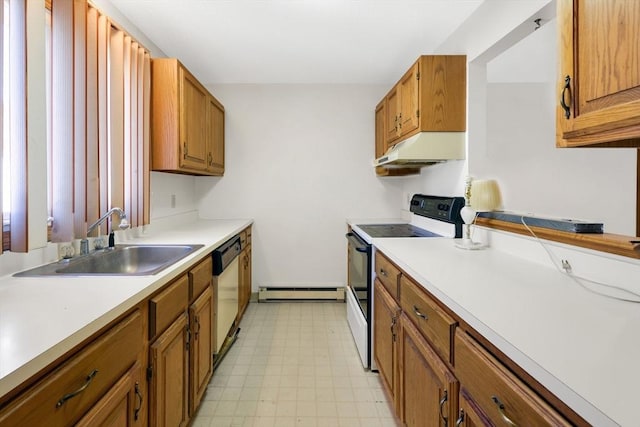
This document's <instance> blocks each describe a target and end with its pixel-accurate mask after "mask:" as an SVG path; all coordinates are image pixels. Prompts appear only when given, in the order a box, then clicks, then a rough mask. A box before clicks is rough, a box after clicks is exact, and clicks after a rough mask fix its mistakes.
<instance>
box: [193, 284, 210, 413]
mask: <svg viewBox="0 0 640 427" xmlns="http://www.w3.org/2000/svg"><path fill="white" fill-rule="evenodd" d="M212 322H213V288H212V287H211V286H209V287H208V288H206V289H205V291H204V292H203V293H202V295H200V296H199V297H198V299H196V300H195V302H194V303H193V304H191V306H190V307H189V325H190V328H191V343H190V346H189V347H190V348H189V359H190V360H189V384H190V386H189V411H190V414H194V413H195V411H196V409H197V408H198V405H200V401H201V400H202V396H203V395H204V392H205V391H206V390H207V385H208V384H209V380H210V379H211V375H212V374H213V357H212V356H213V341H212V334H211V330H212V325H213V323H212Z"/></svg>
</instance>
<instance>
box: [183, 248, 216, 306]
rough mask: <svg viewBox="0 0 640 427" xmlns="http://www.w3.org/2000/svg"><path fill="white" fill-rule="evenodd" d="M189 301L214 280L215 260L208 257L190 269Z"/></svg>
mask: <svg viewBox="0 0 640 427" xmlns="http://www.w3.org/2000/svg"><path fill="white" fill-rule="evenodd" d="M188 276H189V301H193V300H195V299H196V298H198V297H199V296H200V294H201V293H202V292H203V291H204V290H205V289H207V288H208V287H209V286H211V282H212V280H213V261H212V260H211V257H206V258H205V259H203V260H202V261H200V263H199V264H198V265H196V266H195V267H193V268H192V269H191V270H189V273H188Z"/></svg>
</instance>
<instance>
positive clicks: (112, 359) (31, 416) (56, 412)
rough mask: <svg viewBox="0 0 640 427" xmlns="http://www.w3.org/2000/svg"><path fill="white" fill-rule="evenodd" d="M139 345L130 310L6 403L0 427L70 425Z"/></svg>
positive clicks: (138, 319)
mask: <svg viewBox="0 0 640 427" xmlns="http://www.w3.org/2000/svg"><path fill="white" fill-rule="evenodd" d="M143 341H144V331H143V322H142V315H141V314H140V311H137V310H136V311H135V312H134V313H132V314H131V315H129V316H128V317H126V318H125V319H124V320H122V321H121V322H119V323H118V324H117V325H115V326H114V327H112V328H111V329H109V330H108V331H107V332H106V333H105V334H104V335H102V336H100V337H99V338H98V339H96V340H95V341H93V342H92V343H90V344H88V345H87V346H86V347H85V348H84V349H82V350H81V351H80V353H78V354H76V355H75V356H72V357H71V358H70V359H69V360H68V361H67V362H65V363H64V364H63V365H61V366H60V367H59V368H58V369H57V370H55V371H53V372H52V373H51V374H49V375H48V376H46V377H45V378H44V379H43V380H42V381H40V382H39V383H37V384H36V385H34V386H33V387H31V388H30V389H27V390H26V391H25V392H24V393H22V395H20V396H19V397H17V398H16V399H15V400H14V401H13V402H11V403H10V404H9V405H8V406H7V407H6V408H5V409H4V410H3V411H2V412H0V425H2V426H7V427H8V426H35V425H47V426H63V425H71V424H74V423H75V422H76V421H78V419H79V418H80V417H81V416H82V415H84V414H85V413H86V412H87V410H88V409H89V408H91V407H92V406H93V405H94V404H95V403H96V402H97V401H98V400H99V399H100V398H101V397H102V396H103V395H104V394H105V393H106V392H107V391H108V390H109V389H110V388H111V387H112V386H113V384H115V383H116V381H117V380H118V379H119V378H120V377H122V375H123V374H124V373H125V372H126V371H127V370H128V369H129V368H130V367H131V366H132V365H133V364H134V363H135V361H136V359H137V358H138V356H139V355H140V354H141V352H142V345H143ZM74 392H77V394H75V395H73V393H74Z"/></svg>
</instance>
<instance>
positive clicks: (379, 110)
mask: <svg viewBox="0 0 640 427" xmlns="http://www.w3.org/2000/svg"><path fill="white" fill-rule="evenodd" d="M386 106H387V99H386V98H385V99H383V100H382V101H380V103H379V104H378V106H377V107H376V133H375V138H376V155H375V158H376V159H377V158H378V157H382V155H383V154H384V153H385V152H386V151H387V143H386V142H387V141H386V137H387V126H386V120H387V116H386V114H387V108H386Z"/></svg>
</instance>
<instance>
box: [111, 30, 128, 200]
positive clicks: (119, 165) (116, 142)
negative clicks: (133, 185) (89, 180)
mask: <svg viewBox="0 0 640 427" xmlns="http://www.w3.org/2000/svg"><path fill="white" fill-rule="evenodd" d="M109 48H110V50H111V54H110V57H109V65H110V67H109V73H110V78H109V84H110V88H109V94H110V102H109V112H110V117H109V130H110V131H109V150H110V155H109V159H110V166H111V168H110V170H111V176H110V182H111V191H110V194H109V195H110V203H109V205H110V206H112V207H113V206H119V207H123V205H124V168H123V166H124V150H123V147H124V128H123V121H124V69H123V68H124V55H123V53H124V52H123V49H124V33H123V32H122V31H120V30H116V29H114V28H112V30H111V41H110V45H109Z"/></svg>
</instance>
